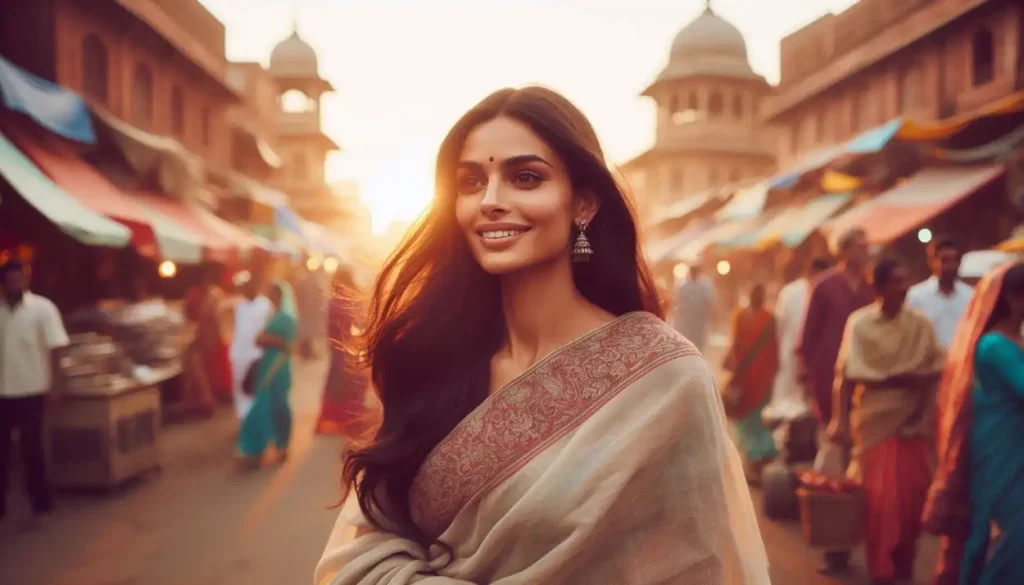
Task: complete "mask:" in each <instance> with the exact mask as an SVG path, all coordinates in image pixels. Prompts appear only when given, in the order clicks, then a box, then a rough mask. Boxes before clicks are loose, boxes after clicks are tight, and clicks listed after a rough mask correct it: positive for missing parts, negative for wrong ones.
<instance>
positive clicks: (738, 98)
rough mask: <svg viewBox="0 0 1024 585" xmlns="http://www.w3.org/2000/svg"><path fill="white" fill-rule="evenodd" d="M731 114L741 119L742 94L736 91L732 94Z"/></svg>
mask: <svg viewBox="0 0 1024 585" xmlns="http://www.w3.org/2000/svg"><path fill="white" fill-rule="evenodd" d="M732 115H733V116H735V117H736V119H737V120H742V119H743V94H742V93H738V92H737V93H736V94H735V95H734V96H732Z"/></svg>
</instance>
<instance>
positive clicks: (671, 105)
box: [668, 95, 679, 114]
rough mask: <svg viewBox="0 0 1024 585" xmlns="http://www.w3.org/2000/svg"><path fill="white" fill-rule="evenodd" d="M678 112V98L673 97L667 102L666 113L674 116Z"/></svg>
mask: <svg viewBox="0 0 1024 585" xmlns="http://www.w3.org/2000/svg"><path fill="white" fill-rule="evenodd" d="M678 111H679V96H676V95H673V96H672V99H670V100H669V101H668V113H670V114H674V113H676V112H678Z"/></svg>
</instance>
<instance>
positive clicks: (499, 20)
mask: <svg viewBox="0 0 1024 585" xmlns="http://www.w3.org/2000/svg"><path fill="white" fill-rule="evenodd" d="M202 2H203V3H204V4H205V5H206V6H207V7H208V8H209V9H210V10H211V11H212V12H213V13H214V14H215V15H216V16H217V17H218V18H220V19H221V21H223V22H224V24H225V25H226V26H227V34H228V38H227V41H228V43H227V46H228V49H227V53H228V58H229V59H231V60H244V61H260V62H263V63H264V64H266V63H267V61H268V59H269V56H270V51H271V49H272V48H273V46H274V45H275V44H276V43H277V42H278V41H280V40H281V39H283V38H284V37H286V36H288V35H289V34H290V33H291V27H292V18H293V15H295V14H297V15H298V23H299V34H300V35H301V36H302V37H303V38H304V39H305V40H306V41H307V42H308V43H310V44H311V45H312V46H313V47H314V48H315V49H316V50H317V52H318V54H319V57H320V74H321V76H322V77H325V78H327V79H329V80H330V81H331V83H333V84H334V87H335V89H336V93H335V94H333V95H330V96H329V97H327V98H325V100H324V106H323V110H324V129H325V131H326V133H327V134H329V135H330V136H331V137H332V138H334V139H335V140H336V141H337V142H338V143H339V144H341V145H342V148H343V152H342V153H341V154H335V155H333V156H332V158H331V160H330V161H329V164H328V171H327V173H328V179H329V180H332V181H333V180H338V179H343V178H355V179H358V180H359V181H360V182H361V192H362V197H363V199H364V200H365V201H366V202H367V203H368V204H369V205H370V207H371V209H372V211H373V214H374V226H375V229H381V228H383V227H385V226H386V225H387V223H388V222H390V221H392V220H405V219H411V218H413V217H415V216H416V215H418V214H419V213H420V211H422V209H423V208H424V206H425V205H426V203H427V202H428V201H429V199H430V196H431V193H430V191H431V186H432V184H433V178H432V174H433V171H432V167H433V157H434V154H435V151H436V148H437V146H438V144H439V143H440V141H441V139H442V138H443V136H444V134H445V132H446V131H447V130H448V128H449V127H450V126H451V124H452V123H453V122H454V121H455V120H456V119H457V118H458V117H459V115H461V114H462V113H463V112H464V111H465V110H466V109H468V108H469V107H470V106H472V105H473V104H474V103H476V102H477V101H478V100H480V99H481V98H483V97H484V96H485V95H487V94H488V93H490V92H491V91H493V90H495V89H498V88H500V87H506V86H520V85H525V84H529V83H540V84H543V85H547V86H549V87H552V88H554V89H556V90H558V91H561V92H562V93H564V94H565V95H566V96H567V97H569V98H570V99H571V100H573V101H574V102H575V103H576V104H577V105H578V106H580V108H582V110H583V111H584V112H585V113H586V114H587V115H588V117H590V119H591V121H592V122H593V124H594V126H595V127H596V128H597V131H598V134H599V135H600V137H601V139H602V143H603V144H604V148H605V150H606V152H607V153H608V155H609V156H610V157H611V159H612V160H614V161H616V162H623V161H625V160H628V159H629V158H631V157H632V156H634V155H636V154H638V153H640V152H642V151H643V150H644V149H646V148H647V147H648V146H649V145H650V143H651V141H652V139H653V122H654V109H653V103H652V102H650V101H649V100H648V99H646V98H641V97H638V94H639V92H640V91H642V90H643V89H644V88H645V87H646V86H647V84H648V83H650V81H651V80H652V79H653V78H654V77H655V76H656V75H657V74H658V72H659V71H660V70H661V68H662V67H663V66H664V65H665V62H666V60H667V59H668V51H669V46H670V44H671V42H672V38H673V37H674V36H675V34H676V32H678V30H679V29H680V28H682V27H683V26H684V25H685V24H687V23H688V22H689V21H690V20H692V19H693V18H695V17H696V16H697V15H698V14H699V13H700V12H701V11H702V10H703V9H704V1H703V0H202ZM853 3H854V0H715V1H714V2H712V7H713V9H714V10H715V12H716V13H717V14H719V15H721V16H722V17H724V18H726V19H727V20H729V21H730V22H732V23H733V24H734V25H736V27H737V28H739V30H740V31H741V32H742V33H743V34H744V36H745V37H746V39H747V52H748V55H749V57H750V62H751V65H752V66H753V68H754V70H755V71H757V72H759V73H761V74H762V75H764V76H765V77H767V78H768V80H769V81H770V82H773V83H774V82H776V81H777V80H778V70H779V63H778V61H779V39H780V38H781V37H782V36H784V35H785V34H786V33H788V32H790V31H792V30H794V29H796V28H798V27H800V26H802V25H804V24H806V23H808V22H810V21H812V20H814V19H816V18H818V17H819V16H821V15H822V14H824V13H825V12H828V11H832V12H839V11H841V10H843V9H845V8H846V7H848V6H849V5H850V4H853Z"/></svg>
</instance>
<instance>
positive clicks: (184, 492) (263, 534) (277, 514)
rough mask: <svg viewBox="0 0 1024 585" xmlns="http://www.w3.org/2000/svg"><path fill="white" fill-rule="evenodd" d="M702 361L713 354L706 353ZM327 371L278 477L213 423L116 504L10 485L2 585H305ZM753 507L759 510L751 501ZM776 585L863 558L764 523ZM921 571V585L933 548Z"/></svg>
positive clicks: (227, 427)
mask: <svg viewBox="0 0 1024 585" xmlns="http://www.w3.org/2000/svg"><path fill="white" fill-rule="evenodd" d="M709 353H710V352H709ZM325 369H326V367H325V364H324V363H323V362H307V363H302V364H301V365H299V366H298V367H296V385H295V391H294V393H293V405H294V409H295V417H296V425H295V440H294V445H293V449H292V451H291V456H290V457H289V459H288V461H287V462H286V463H284V464H283V465H282V466H280V467H276V466H275V467H267V468H265V469H263V470H261V471H259V472H256V473H250V474H246V473H241V472H239V471H238V470H237V468H236V466H235V464H234V461H233V459H232V454H233V441H234V431H235V423H234V421H233V420H232V415H231V414H230V413H228V412H227V411H226V410H225V411H224V412H223V413H221V414H220V415H219V416H217V417H215V418H214V419H213V420H209V421H203V422H194V423H187V424H182V425H176V426H172V427H170V428H168V429H167V432H166V434H165V442H164V453H165V457H164V459H165V466H164V470H163V472H162V473H161V474H160V475H158V476H155V477H149V478H145V479H143V480H141V481H139V482H136V483H135V484H132V485H129V486H126V487H125V488H124V489H123V490H121V491H119V492H117V493H115V494H112V495H81V494H78V495H71V494H63V495H62V497H61V498H60V501H59V504H60V505H59V508H58V510H57V511H56V512H55V514H54V515H53V516H51V517H49V518H47V519H46V520H44V521H43V522H41V523H40V524H38V525H35V526H30V525H29V524H28V523H27V522H26V520H27V516H28V512H27V504H26V503H25V501H24V499H23V496H22V493H21V491H22V490H21V489H19V488H20V485H19V483H20V482H19V479H20V478H12V479H14V481H13V482H12V490H11V493H10V494H9V495H8V497H9V499H10V501H9V504H10V506H9V511H10V514H9V517H8V518H7V520H6V522H5V523H4V524H3V525H0V583H3V584H4V585H7V584H11V585H227V584H243V583H244V584H245V585H293V584H295V585H306V584H308V583H310V582H311V575H312V571H313V567H314V564H315V563H316V561H317V560H318V559H319V557H320V552H321V550H322V548H323V545H324V542H325V540H326V538H327V535H328V533H329V532H330V529H331V527H332V525H333V523H334V520H335V517H336V512H334V511H332V510H329V509H328V506H330V505H331V504H333V503H334V502H336V501H337V500H338V497H339V495H340V494H339V491H338V489H339V488H338V474H339V463H340V460H339V457H340V448H341V445H340V442H339V440H337V439H333V438H323V437H314V436H313V434H312V427H313V424H314V421H315V416H316V410H317V406H318V400H319V393H320V389H321V380H322V379H323V376H324V373H325ZM755 502H757V503H758V505H760V502H759V497H757V494H755ZM761 527H762V532H763V535H764V540H765V543H766V545H767V548H768V551H769V556H770V560H771V564H772V581H773V583H775V584H776V585H791V584H792V585H840V584H846V585H860V584H866V583H867V582H868V581H867V579H866V578H864V577H863V570H862V569H861V568H860V567H863V561H862V558H861V557H859V556H857V557H855V567H854V573H853V574H852V575H851V576H850V578H848V579H846V580H836V579H828V578H824V577H821V576H820V575H818V574H817V573H816V571H815V569H816V568H817V565H818V562H819V556H818V555H817V554H816V553H815V552H814V551H811V550H809V549H808V548H807V547H806V546H805V545H804V543H803V540H802V538H801V536H800V531H799V527H798V526H796V525H794V524H777V523H774V522H770V521H766V520H762V522H761ZM925 548H926V549H928V550H929V551H931V552H929V553H928V554H925V555H923V558H922V559H920V561H919V566H920V568H921V571H924V572H921V573H920V576H919V578H918V581H917V582H918V583H922V584H923V583H927V582H928V580H927V578H926V577H927V574H928V573H927V571H928V570H929V569H930V566H931V565H930V563H931V559H933V558H934V545H933V543H927V544H926V546H925Z"/></svg>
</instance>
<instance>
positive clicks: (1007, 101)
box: [898, 92, 1024, 142]
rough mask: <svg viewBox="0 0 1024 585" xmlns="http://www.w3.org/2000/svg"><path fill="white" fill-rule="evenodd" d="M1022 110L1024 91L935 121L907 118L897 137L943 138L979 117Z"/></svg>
mask: <svg viewBox="0 0 1024 585" xmlns="http://www.w3.org/2000/svg"><path fill="white" fill-rule="evenodd" d="M1022 110H1024V92H1017V93H1015V94H1013V95H1011V96H1008V97H1006V98H1004V99H1001V100H999V101H997V102H995V103H993V104H989V105H988V106H985V107H983V108H981V109H978V110H976V111H973V112H967V113H964V114H960V115H959V116H954V117H953V118H949V119H946V120H939V121H936V122H914V121H912V120H908V121H906V122H905V123H904V125H903V127H902V128H900V131H899V135H898V138H899V139H900V140H912V141H918V142H934V141H938V140H945V139H948V138H950V137H952V136H953V135H954V134H956V133H957V132H959V131H961V130H963V129H964V128H966V127H967V125H968V124H970V123H971V122H973V121H975V120H977V119H979V118H984V117H986V116H1001V115H1004V114H1012V113H1014V112H1020V111H1022Z"/></svg>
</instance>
